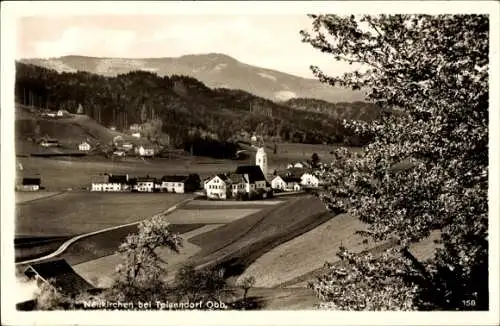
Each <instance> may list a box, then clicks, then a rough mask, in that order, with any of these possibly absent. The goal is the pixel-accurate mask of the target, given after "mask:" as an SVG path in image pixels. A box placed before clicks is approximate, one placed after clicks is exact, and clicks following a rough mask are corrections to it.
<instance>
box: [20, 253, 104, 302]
mask: <svg viewBox="0 0 500 326" xmlns="http://www.w3.org/2000/svg"><path fill="white" fill-rule="evenodd" d="M24 274H25V275H26V276H28V277H29V278H32V277H34V276H35V275H39V276H40V277H42V278H43V279H44V280H45V281H47V282H48V281H49V280H53V281H54V284H52V285H54V287H55V288H56V289H59V290H60V291H61V292H63V293H65V294H75V293H79V292H81V291H87V290H91V289H94V288H95V287H94V286H93V285H92V284H90V283H88V282H87V281H86V280H85V279H84V278H83V277H81V276H80V275H78V274H77V273H76V272H75V270H74V269H73V268H72V267H71V266H70V265H69V264H68V262H67V261H66V260H64V259H57V260H51V261H45V262H41V263H36V264H31V265H29V266H28V268H26V270H25V271H24Z"/></svg>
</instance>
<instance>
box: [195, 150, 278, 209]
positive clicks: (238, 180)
mask: <svg viewBox="0 0 500 326" xmlns="http://www.w3.org/2000/svg"><path fill="white" fill-rule="evenodd" d="M204 188H205V190H206V193H207V197H208V198H217V199H227V198H228V197H230V196H235V195H236V194H237V193H239V192H245V193H250V192H251V191H256V190H258V189H264V190H267V189H271V185H270V184H269V182H268V181H267V154H266V152H265V150H264V148H263V147H259V149H258V150H257V153H256V155H255V164H254V165H240V166H238V168H237V169H236V171H235V172H234V173H226V174H218V175H216V176H214V177H212V178H210V179H208V180H206V181H205V184H204Z"/></svg>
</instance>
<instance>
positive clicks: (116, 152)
mask: <svg viewBox="0 0 500 326" xmlns="http://www.w3.org/2000/svg"><path fill="white" fill-rule="evenodd" d="M113 155H114V156H119V157H123V156H125V152H124V151H114V152H113Z"/></svg>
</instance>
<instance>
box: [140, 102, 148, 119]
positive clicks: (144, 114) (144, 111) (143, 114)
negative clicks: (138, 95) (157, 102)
mask: <svg viewBox="0 0 500 326" xmlns="http://www.w3.org/2000/svg"><path fill="white" fill-rule="evenodd" d="M147 120H148V110H147V108H146V104H142V107H141V122H142V123H145V122H146V121H147Z"/></svg>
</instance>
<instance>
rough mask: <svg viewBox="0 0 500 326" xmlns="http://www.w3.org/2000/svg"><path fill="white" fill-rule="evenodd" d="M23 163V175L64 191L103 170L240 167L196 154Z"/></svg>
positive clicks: (154, 172)
mask: <svg viewBox="0 0 500 326" xmlns="http://www.w3.org/2000/svg"><path fill="white" fill-rule="evenodd" d="M17 161H18V163H21V164H22V166H23V171H19V172H18V173H19V174H20V176H26V177H31V176H39V177H40V178H41V181H42V186H43V187H45V188H46V190H47V191H63V190H67V189H73V190H75V189H78V190H80V189H87V188H89V187H90V184H91V177H92V176H97V175H100V174H103V173H111V174H129V175H130V176H137V177H145V176H146V175H149V176H151V177H156V178H159V177H162V176H164V175H168V174H184V175H186V174H189V173H198V174H200V176H202V177H203V176H209V175H212V174H214V173H220V172H231V171H234V170H236V167H237V164H238V162H236V161H210V162H208V163H206V160H197V159H195V158H185V159H183V158H176V159H172V160H169V159H155V160H150V161H147V160H146V161H144V160H140V159H139V160H138V159H117V160H112V159H105V158H100V157H86V158H69V157H65V158H57V159H56V158H40V157H18V158H17Z"/></svg>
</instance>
